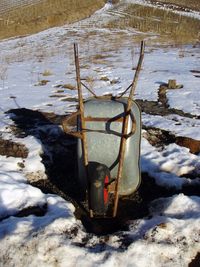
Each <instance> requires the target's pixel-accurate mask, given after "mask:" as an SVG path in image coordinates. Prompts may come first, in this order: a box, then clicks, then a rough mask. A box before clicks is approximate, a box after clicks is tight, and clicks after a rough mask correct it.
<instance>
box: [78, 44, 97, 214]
mask: <svg viewBox="0 0 200 267" xmlns="http://www.w3.org/2000/svg"><path fill="white" fill-rule="evenodd" d="M74 57H75V66H76V81H77V89H78V100H79V109H80V121H81V122H80V124H81V144H82V151H83V162H84V166H85V170H86V176H87V183H88V189H89V186H90V185H89V171H88V148H87V138H86V133H85V132H84V131H83V130H82V129H85V118H84V104H83V95H82V88H81V77H80V65H79V57H78V45H77V44H76V43H75V44H74ZM88 205H89V213H90V217H91V218H92V217H93V211H92V209H91V200H90V194H88Z"/></svg>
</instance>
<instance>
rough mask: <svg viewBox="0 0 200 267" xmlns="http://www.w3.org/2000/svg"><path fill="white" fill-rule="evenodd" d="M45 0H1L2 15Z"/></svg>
mask: <svg viewBox="0 0 200 267" xmlns="http://www.w3.org/2000/svg"><path fill="white" fill-rule="evenodd" d="M42 1H44V0H0V15H2V14H4V13H7V12H9V11H11V10H13V9H15V8H18V7H23V6H28V5H33V4H36V3H39V2H42Z"/></svg>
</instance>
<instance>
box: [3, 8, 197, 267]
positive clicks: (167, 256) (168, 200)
mask: <svg viewBox="0 0 200 267" xmlns="http://www.w3.org/2000/svg"><path fill="white" fill-rule="evenodd" d="M108 7H109V8H110V6H108V5H107V6H106V7H105V8H104V9H102V10H101V11H99V12H96V14H94V15H93V16H92V17H91V18H89V19H86V20H84V21H81V22H78V23H75V24H73V25H70V26H69V25H66V26H64V27H61V28H53V29H50V30H46V31H44V32H41V33H38V34H35V35H32V36H27V37H21V38H16V39H10V40H5V41H1V42H0V137H1V138H3V139H6V140H12V141H14V142H18V143H21V144H24V145H25V146H26V147H27V148H28V150H29V154H28V157H27V158H24V159H22V158H19V157H6V156H0V239H1V242H0V266H38V265H39V264H40V265H41V266H65V267H66V266H144V267H145V266H150V265H151V266H152V267H153V266H156V267H157V266H160V267H161V266H162V267H164V266H170V267H171V266H176V267H179V266H181V267H186V266H188V264H189V263H190V262H191V261H192V259H194V258H195V257H196V255H197V253H198V252H200V211H199V210H200V197H199V194H198V195H192V193H190V194H189V193H188V194H186V193H185V194H184V193H183V192H182V189H183V188H185V187H186V186H192V187H197V188H198V187H199V188H200V178H199V177H200V154H192V153H190V151H189V149H188V148H185V147H180V146H179V145H177V144H174V143H173V144H169V145H165V146H164V147H163V148H162V149H161V148H157V147H154V146H152V145H151V144H150V143H149V142H148V141H147V140H146V139H145V138H142V147H141V169H142V172H143V173H148V175H150V176H151V177H153V179H154V180H155V182H156V184H157V185H158V186H161V187H163V186H164V187H165V188H168V189H169V190H170V189H174V190H177V191H176V192H177V193H176V194H172V195H171V196H167V197H161V198H157V199H154V200H152V201H149V212H148V216H146V217H144V216H143V217H142V216H141V217H140V216H138V219H132V220H129V221H128V222H127V226H128V227H127V229H126V230H120V229H119V231H117V232H115V233H113V234H109V235H101V236H97V235H95V234H91V233H88V232H87V231H86V229H85V228H84V226H83V225H82V223H81V221H79V220H77V219H76V217H75V215H74V211H75V207H74V206H73V204H71V203H70V202H68V201H66V200H64V199H62V198H61V197H60V196H58V195H53V194H44V193H42V192H41V191H40V189H38V188H36V187H33V186H32V185H30V184H29V183H28V180H27V177H28V176H29V174H30V173H31V174H33V173H38V172H39V173H41V175H43V176H44V177H46V174H45V171H46V170H45V166H44V164H43V162H42V155H43V153H44V146H43V144H42V142H41V140H40V139H39V138H36V136H37V135H34V136H33V135H31V134H28V135H25V137H17V136H16V135H15V134H14V132H13V126H14V122H13V116H16V115H13V116H10V115H9V114H8V113H5V112H7V111H9V110H11V109H19V110H20V109H22V108H26V109H29V110H33V111H40V112H49V113H50V112H52V113H55V114H57V115H64V114H67V113H69V112H72V111H74V110H76V102H73V101H72V102H71V101H67V100H69V99H72V100H73V98H74V97H76V96H77V91H75V90H69V89H67V88H66V87H68V88H69V87H70V86H75V85H76V84H75V69H74V60H73V43H74V42H78V43H79V50H80V61H81V77H82V79H83V80H84V83H86V84H87V85H88V86H89V87H90V88H92V89H93V90H94V91H95V92H96V93H97V94H98V95H103V94H107V93H112V94H114V95H117V94H119V93H120V92H122V91H123V90H124V89H125V88H126V87H128V86H129V84H130V83H131V81H132V78H133V74H134V71H133V70H132V68H134V67H135V66H136V64H137V59H138V53H139V42H138V37H141V35H143V34H142V33H138V32H137V31H134V30H119V29H113V30H110V29H105V28H103V27H102V26H101V27H96V23H97V21H98V19H99V18H100V17H101V19H102V21H104V22H105V21H106V20H109V17H111V15H110V14H109V13H107V10H108V9H107V8H108ZM104 18H105V20H104ZM93 23H94V25H93ZM100 25H102V24H101V23H100ZM88 26H89V27H88ZM94 26H95V27H94ZM143 36H146V35H143ZM199 58H200V46H199V44H197V45H196V46H195V47H194V46H192V45H185V46H181V47H178V46H174V47H172V46H167V45H158V44H155V45H148V40H147V47H146V53H145V59H144V64H143V68H142V71H141V75H140V79H139V82H138V86H137V90H136V95H135V97H136V98H137V99H140V100H144V101H157V100H158V90H159V86H160V84H163V83H167V82H168V80H169V79H176V80H177V82H178V83H179V84H183V88H182V89H177V90H168V91H167V99H168V105H169V107H170V108H174V109H176V110H180V111H182V113H183V114H185V113H189V114H191V117H187V116H184V115H177V114H171V115H163V116H161V115H157V116H155V115H152V114H147V113H143V114H142V117H143V124H144V125H145V126H146V127H156V128H160V129H163V130H168V131H170V132H171V133H173V134H175V135H176V136H182V137H189V138H193V139H195V140H200V130H199V129H200V122H199V116H200V95H199V89H200V78H199V71H200V60H199ZM63 85H66V86H64V88H63V87H62V86H63ZM84 96H85V97H87V96H88V93H87V92H85V93H84ZM160 105H161V103H160ZM11 126H12V127H11ZM38 130H40V131H43V133H44V134H47V138H48V134H51V132H53V134H55V136H56V134H58V133H59V130H60V128H59V127H51V128H50V127H48V125H47V128H44V129H43V128H40V129H39V128H38ZM143 135H144V136H145V131H144V132H143ZM49 157H51V152H49ZM22 164H23V168H22V167H21V166H22ZM191 173H192V175H191V176H190V174H191ZM44 179H47V177H46V178H44ZM149 191H151V189H149ZM35 207H37V208H39V209H40V210H43V211H44V212H43V213H42V214H40V216H36V215H33V214H31V215H29V216H22V217H16V216H18V215H17V214H18V213H19V212H20V211H22V210H24V209H25V210H26V209H28V208H35Z"/></svg>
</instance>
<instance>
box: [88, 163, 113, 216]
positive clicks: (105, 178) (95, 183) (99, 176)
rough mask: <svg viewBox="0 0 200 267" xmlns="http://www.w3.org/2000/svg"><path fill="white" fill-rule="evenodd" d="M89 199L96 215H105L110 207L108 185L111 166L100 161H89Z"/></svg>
mask: <svg viewBox="0 0 200 267" xmlns="http://www.w3.org/2000/svg"><path fill="white" fill-rule="evenodd" d="M88 173H89V190H88V191H89V192H88V193H89V201H90V206H91V209H92V210H93V212H94V213H95V214H96V215H104V214H105V213H106V211H107V209H108V204H109V192H108V190H107V188H106V185H107V184H108V183H109V182H110V170H109V168H108V167H107V166H106V165H104V164H101V163H98V162H89V164H88Z"/></svg>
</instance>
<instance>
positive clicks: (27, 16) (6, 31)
mask: <svg viewBox="0 0 200 267" xmlns="http://www.w3.org/2000/svg"><path fill="white" fill-rule="evenodd" d="M104 4H105V1H104V0H97V1H95V0H84V1H83V0H73V1H72V0H45V1H43V2H41V3H38V4H35V5H30V6H25V7H21V8H20V7H19V8H16V9H14V10H12V11H10V12H9V13H5V14H3V15H2V16H1V18H0V39H3V38H8V37H11V36H17V35H26V34H32V33H36V32H39V31H41V30H44V29H48V28H50V27H54V26H60V25H63V24H65V23H72V22H74V21H77V20H80V19H83V18H85V17H87V16H89V15H91V14H92V13H93V12H94V11H95V10H97V9H99V8H101V7H102V6H103V5H104Z"/></svg>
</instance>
